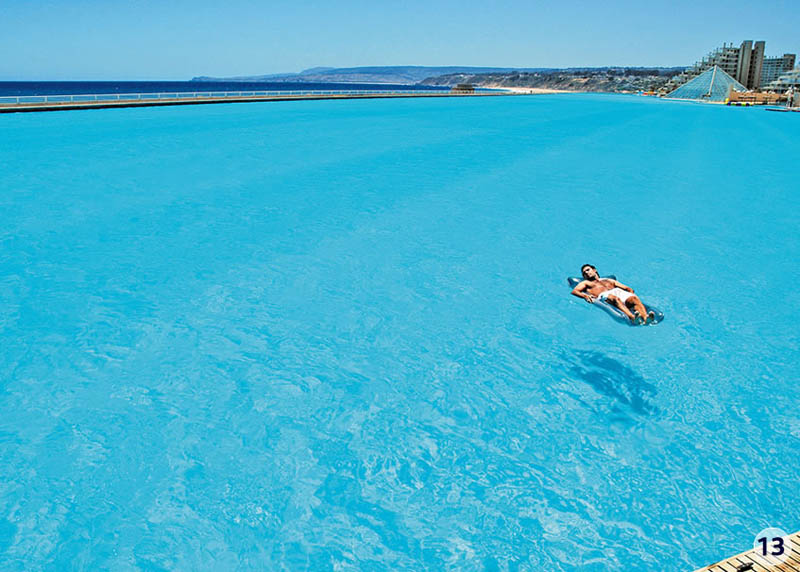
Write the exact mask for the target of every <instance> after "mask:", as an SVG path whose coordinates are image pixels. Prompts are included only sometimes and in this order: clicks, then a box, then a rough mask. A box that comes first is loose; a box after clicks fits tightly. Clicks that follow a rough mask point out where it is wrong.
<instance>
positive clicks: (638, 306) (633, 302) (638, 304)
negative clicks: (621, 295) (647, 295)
mask: <svg viewBox="0 0 800 572" xmlns="http://www.w3.org/2000/svg"><path fill="white" fill-rule="evenodd" d="M625 303H626V304H627V305H628V306H629V307H631V308H633V309H634V310H635V311H636V312H637V313H638V314H639V315H640V316H641V317H642V320H646V319H647V308H645V307H644V304H642V301H641V300H639V297H638V296H631V297H629V298H628V299H627V300H625Z"/></svg>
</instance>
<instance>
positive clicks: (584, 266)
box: [581, 264, 597, 274]
mask: <svg viewBox="0 0 800 572" xmlns="http://www.w3.org/2000/svg"><path fill="white" fill-rule="evenodd" d="M587 266H588V267H589V268H591V269H592V270H597V268H595V267H594V266H592V265H591V264H584V265H583V266H581V274H583V269H584V268H586V267H587Z"/></svg>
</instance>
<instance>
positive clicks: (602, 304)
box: [567, 274, 664, 326]
mask: <svg viewBox="0 0 800 572" xmlns="http://www.w3.org/2000/svg"><path fill="white" fill-rule="evenodd" d="M604 278H611V279H612V280H616V279H617V277H616V276H614V275H613V274H610V275H608V276H605V277H604ZM601 280H602V278H601ZM567 282H568V283H569V287H570V288H575V286H577V285H578V284H580V283H581V282H583V279H582V278H576V277H574V276H571V277H569V278H567ZM639 299H640V300H641V298H639ZM642 304H644V307H645V308H646V309H647V313H648V314H649V313H650V312H653V314H655V316H656V319H655V320H653V321H652V322H650V323H649V324H647V325H648V326H654V325H656V324H658V323H659V322H660V321H661V320H663V319H664V312H662V311H661V310H659V309H658V308H656V307H655V306H651V305H650V304H648V303H647V302H645V301H644V300H642ZM593 306H597V307H598V308H602V309H603V310H605V311H606V312H608V314H609V315H610V316H611V317H612V318H614V319H615V320H617V321H618V322H622V323H624V324H628V325H629V326H635V325H636V324H634V323H633V322H631V321H630V320H629V319H628V316H626V315H625V314H623V313H622V310H620V309H619V308H617V307H616V306H614V305H613V304H610V303H608V302H606V301H605V300H595V302H594V304H593Z"/></svg>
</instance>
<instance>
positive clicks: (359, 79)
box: [192, 66, 544, 85]
mask: <svg viewBox="0 0 800 572" xmlns="http://www.w3.org/2000/svg"><path fill="white" fill-rule="evenodd" d="M543 70H544V68H489V67H470V66H443V67H435V66H368V67H355V68H325V67H316V68H310V69H307V70H303V71H301V72H300V73H282V74H270V75H254V76H238V77H207V76H200V77H195V78H192V81H248V82H254V81H269V82H305V83H316V82H319V83H391V84H405V85H413V84H416V83H420V82H421V81H423V80H425V79H427V78H430V77H435V76H444V75H453V74H483V73H507V72H512V71H524V72H537V71H543Z"/></svg>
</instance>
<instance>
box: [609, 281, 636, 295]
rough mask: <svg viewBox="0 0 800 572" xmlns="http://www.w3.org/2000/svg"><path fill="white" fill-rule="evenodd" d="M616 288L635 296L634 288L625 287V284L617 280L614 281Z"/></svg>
mask: <svg viewBox="0 0 800 572" xmlns="http://www.w3.org/2000/svg"><path fill="white" fill-rule="evenodd" d="M614 286H616V287H617V288H620V289H621V290H625V291H626V292H630V293H631V294H633V288H631V287H630V286H625V284H623V283H622V282H617V281H616V280H614Z"/></svg>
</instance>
